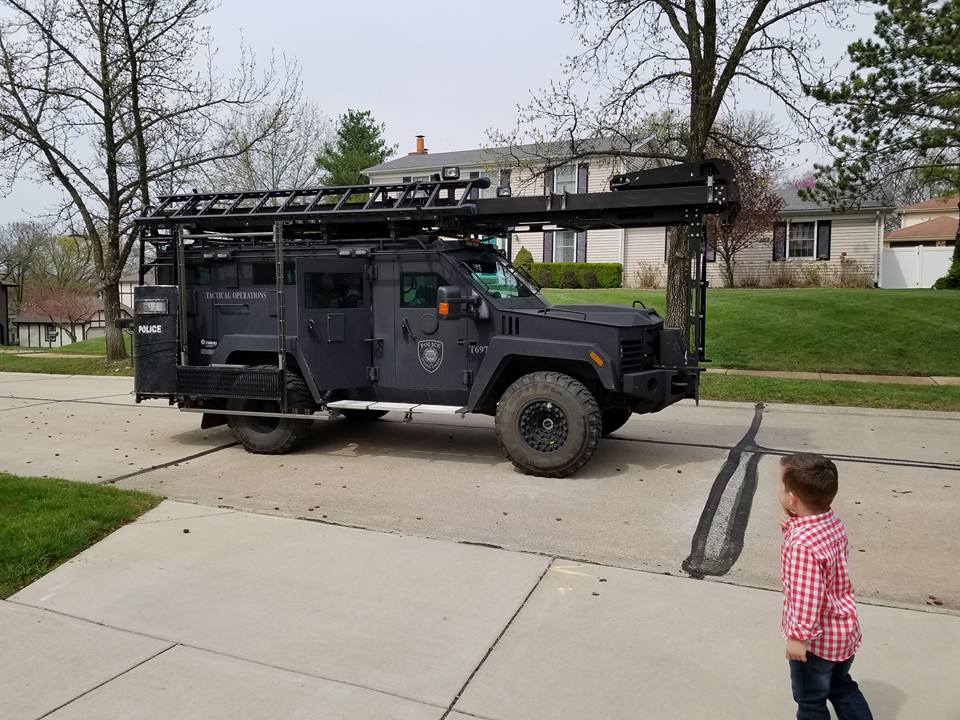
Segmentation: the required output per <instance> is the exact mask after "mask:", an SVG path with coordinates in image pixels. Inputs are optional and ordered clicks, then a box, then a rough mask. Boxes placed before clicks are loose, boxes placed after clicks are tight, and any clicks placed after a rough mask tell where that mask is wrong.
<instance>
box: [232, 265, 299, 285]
mask: <svg viewBox="0 0 960 720" xmlns="http://www.w3.org/2000/svg"><path fill="white" fill-rule="evenodd" d="M247 271H249V272H250V278H249V279H247ZM276 272H277V266H276V265H275V264H274V263H253V264H251V265H246V266H245V267H244V268H243V269H242V272H241V280H243V281H244V282H243V284H244V285H247V284H250V285H274V284H275V283H276ZM283 284H284V285H296V284H297V271H296V268H295V267H294V265H293V263H292V262H286V263H284V264H283Z"/></svg>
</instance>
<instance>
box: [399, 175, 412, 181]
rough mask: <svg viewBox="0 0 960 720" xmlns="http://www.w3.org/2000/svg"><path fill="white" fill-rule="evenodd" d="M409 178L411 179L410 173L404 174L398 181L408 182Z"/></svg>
mask: <svg viewBox="0 0 960 720" xmlns="http://www.w3.org/2000/svg"><path fill="white" fill-rule="evenodd" d="M411 180H412V176H411V175H404V176H403V177H402V178H401V179H400V182H403V183H408V182H410V181H411Z"/></svg>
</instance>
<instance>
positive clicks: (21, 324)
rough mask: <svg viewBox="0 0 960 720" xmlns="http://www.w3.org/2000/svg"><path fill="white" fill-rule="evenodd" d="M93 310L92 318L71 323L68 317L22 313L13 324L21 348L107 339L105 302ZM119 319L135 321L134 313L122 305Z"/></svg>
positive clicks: (97, 301) (30, 312) (99, 301)
mask: <svg viewBox="0 0 960 720" xmlns="http://www.w3.org/2000/svg"><path fill="white" fill-rule="evenodd" d="M92 307H93V310H92V311H91V312H90V315H89V316H88V317H86V318H83V319H82V320H80V321H79V322H71V320H70V319H69V318H65V317H56V316H54V317H50V316H49V315H44V314H41V313H39V312H35V311H29V310H28V311H26V312H21V313H20V314H18V315H17V316H16V318H14V320H13V324H14V325H15V326H16V327H17V336H18V338H19V342H20V346H21V347H33V348H57V347H63V346H65V345H72V344H73V343H74V342H81V341H83V340H91V339H93V338H98V337H104V336H105V335H106V333H107V320H106V315H105V313H104V309H103V301H102V300H100V299H96V300H95V302H94V303H92ZM120 315H121V316H122V317H123V318H132V317H133V311H132V310H131V309H130V308H129V307H128V306H127V305H123V304H121V305H120ZM68 330H69V332H68ZM71 333H72V334H73V337H72V338H71V336H70V335H71Z"/></svg>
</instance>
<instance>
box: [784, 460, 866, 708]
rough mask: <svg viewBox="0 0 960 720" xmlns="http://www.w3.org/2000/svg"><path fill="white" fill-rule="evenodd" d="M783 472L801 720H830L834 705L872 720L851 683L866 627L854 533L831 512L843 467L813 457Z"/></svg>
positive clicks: (788, 595)
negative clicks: (850, 557) (851, 552)
mask: <svg viewBox="0 0 960 720" xmlns="http://www.w3.org/2000/svg"><path fill="white" fill-rule="evenodd" d="M780 465H781V467H780V471H781V474H780V480H781V483H780V505H781V506H782V507H783V511H784V515H783V516H782V517H781V519H780V527H781V529H782V530H783V546H782V547H781V550H780V552H781V562H780V579H781V582H782V583H783V620H782V624H781V628H782V630H783V636H784V638H786V641H787V659H788V660H789V661H790V680H791V685H792V686H793V699H794V700H796V702H797V720H829V718H830V713H829V711H828V710H827V700H829V701H830V703H831V704H832V705H833V709H834V710H835V711H836V713H837V717H838V718H839V720H872V718H873V715H871V713H870V708H869V707H868V706H867V701H866V700H865V699H864V697H863V694H862V693H861V692H860V688H859V687H857V683H855V682H854V681H853V678H851V677H850V665H851V664H852V663H853V656H854V653H856V651H857V648H858V647H860V623H859V622H858V621H857V605H856V601H855V600H854V596H853V585H852V584H851V583H850V576H849V575H848V573H847V531H846V529H845V528H844V527H843V523H842V522H840V518H838V517H837V516H836V515H835V514H834V513H833V510H831V509H830V504H831V503H832V502H833V498H834V497H835V496H836V494H837V467H836V465H834V464H833V462H832V461H830V460H828V459H827V458H825V457H823V456H822V455H814V454H813V453H796V454H794V455H787V456H786V457H784V458H782V459H781V460H780Z"/></svg>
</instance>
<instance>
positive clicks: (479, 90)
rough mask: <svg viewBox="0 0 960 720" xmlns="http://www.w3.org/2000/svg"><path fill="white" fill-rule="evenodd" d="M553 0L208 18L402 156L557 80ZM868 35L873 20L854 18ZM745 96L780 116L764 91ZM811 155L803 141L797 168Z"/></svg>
mask: <svg viewBox="0 0 960 720" xmlns="http://www.w3.org/2000/svg"><path fill="white" fill-rule="evenodd" d="M562 12H563V3H562V2H561V0H482V1H479V2H470V3H463V2H453V1H452V0H420V2H414V3H407V2H397V1H396V0H359V1H357V0H352V1H351V0H347V1H346V2H334V1H333V0H322V1H321V2H316V1H313V2H306V1H304V0H268V1H267V2H264V0H223V2H222V5H221V7H220V8H219V9H218V10H216V11H215V12H214V13H213V14H212V15H211V17H210V25H211V28H212V31H213V34H214V38H215V40H216V42H217V44H218V46H219V48H220V64H222V65H223V66H224V67H225V68H229V67H230V66H231V65H235V64H236V59H237V58H238V57H239V53H238V48H239V45H240V42H241V36H242V38H243V40H244V42H246V43H247V44H248V45H249V46H251V47H252V48H253V49H254V51H255V52H256V53H257V55H258V56H259V57H261V58H263V59H266V58H267V57H268V56H269V54H270V53H271V51H274V50H275V51H276V52H278V53H284V54H286V55H288V56H290V57H293V58H295V59H296V60H297V61H298V62H299V63H300V65H301V66H302V68H303V83H304V92H305V93H306V94H307V95H308V96H309V97H310V98H312V99H313V100H314V101H315V102H316V103H317V104H318V105H319V107H320V108H321V109H322V110H323V111H324V112H325V113H326V114H327V115H328V116H330V117H331V118H335V117H336V116H337V115H338V114H339V113H341V112H343V111H344V110H346V108H348V107H352V108H357V109H370V110H372V111H373V114H374V116H375V117H376V118H377V120H378V121H381V122H385V123H386V125H387V135H388V139H389V141H390V142H391V143H398V144H399V152H400V153H406V152H409V151H411V150H412V149H413V145H414V136H415V135H417V134H423V135H426V141H427V147H428V149H430V150H431V151H434V152H442V151H447V150H462V149H468V148H473V147H479V146H481V145H483V144H484V143H485V142H486V141H487V134H486V131H487V130H488V129H490V128H500V129H509V128H511V127H512V126H513V125H514V123H515V121H516V106H517V104H518V103H525V102H526V101H527V100H528V98H529V96H530V91H531V90H534V89H536V88H538V87H542V86H543V85H544V84H545V83H547V82H549V80H550V79H551V78H557V77H559V76H560V66H561V64H562V62H563V60H564V58H565V57H566V56H568V55H570V54H572V53H574V52H576V50H577V44H576V41H575V38H574V37H573V29H572V28H571V27H570V26H569V25H564V24H562V23H561V22H560V16H561V14H562ZM857 24H858V26H859V27H860V28H861V32H869V29H870V28H871V26H872V22H871V21H870V19H869V16H862V17H861V18H860V19H859V20H858V21H857ZM851 39H852V36H851V35H848V34H846V33H842V32H839V31H825V33H824V36H823V40H824V46H823V48H822V49H823V52H824V54H825V55H826V56H827V57H839V56H841V55H842V54H843V51H844V49H845V48H846V45H847V44H848V43H849V42H850V40H851ZM748 100H749V102H748V103H746V104H747V105H749V106H752V107H753V108H754V109H759V110H763V111H766V112H772V113H779V112H780V111H779V108H778V106H777V105H776V104H775V103H773V102H771V101H770V100H769V98H766V97H764V96H762V95H759V94H757V95H755V96H753V95H752V96H751V97H750V98H749V99H748ZM814 153H815V150H814V149H813V148H806V149H805V150H804V153H803V157H802V158H800V159H799V160H800V162H801V164H807V163H808V162H809V161H810V159H811V156H812V155H813V154H814ZM55 200H56V194H55V193H53V192H52V191H51V189H50V188H49V187H44V186H37V185H36V184H34V183H31V182H27V181H23V182H20V183H18V185H17V187H16V188H15V190H14V192H13V193H12V194H11V195H10V196H8V197H6V198H2V199H0V222H8V221H12V220H18V219H23V218H24V217H29V216H30V215H31V214H33V213H37V212H40V211H42V210H43V209H44V208H45V207H47V206H49V205H50V203H51V202H54V201H55Z"/></svg>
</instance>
